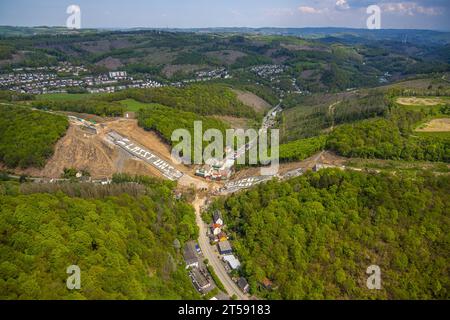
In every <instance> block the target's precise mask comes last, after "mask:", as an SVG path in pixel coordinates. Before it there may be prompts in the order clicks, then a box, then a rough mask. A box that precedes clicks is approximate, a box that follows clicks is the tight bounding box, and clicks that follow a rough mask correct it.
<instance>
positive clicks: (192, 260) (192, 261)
mask: <svg viewBox="0 0 450 320" xmlns="http://www.w3.org/2000/svg"><path fill="white" fill-rule="evenodd" d="M183 257H184V261H185V262H186V269H189V268H198V256H197V253H196V252H195V249H194V243H193V242H192V241H191V242H188V243H187V244H186V246H185V247H184V252H183Z"/></svg>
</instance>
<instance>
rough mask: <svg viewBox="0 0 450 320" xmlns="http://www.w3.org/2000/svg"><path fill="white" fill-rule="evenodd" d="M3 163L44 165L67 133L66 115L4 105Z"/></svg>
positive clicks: (1, 127)
mask: <svg viewBox="0 0 450 320" xmlns="http://www.w3.org/2000/svg"><path fill="white" fill-rule="evenodd" d="M0 111H1V117H0V162H2V163H4V164H6V165H7V166H8V167H11V168H13V167H18V166H19V167H22V168H26V167H30V166H33V167H41V166H44V164H45V162H46V160H47V159H48V158H49V157H50V156H51V155H52V153H53V147H54V145H55V143H56V142H57V141H58V139H60V138H61V137H62V136H64V134H65V133H66V130H67V128H68V126H69V123H68V121H67V119H66V118H64V117H62V116H59V115H54V114H50V113H44V112H40V111H32V110H30V109H26V108H21V107H18V106H17V107H10V106H4V105H3V106H0Z"/></svg>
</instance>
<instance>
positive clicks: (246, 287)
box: [237, 277, 250, 293]
mask: <svg viewBox="0 0 450 320" xmlns="http://www.w3.org/2000/svg"><path fill="white" fill-rule="evenodd" d="M237 285H238V287H239V289H241V290H242V292H244V293H248V291H249V290H250V286H249V284H248V282H247V280H245V278H242V277H241V278H239V280H238V282H237Z"/></svg>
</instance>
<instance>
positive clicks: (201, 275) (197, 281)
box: [189, 268, 211, 292]
mask: <svg viewBox="0 0 450 320" xmlns="http://www.w3.org/2000/svg"><path fill="white" fill-rule="evenodd" d="M189 276H190V277H191V279H192V282H193V283H194V286H195V287H196V288H197V290H198V291H200V292H203V291H204V290H206V289H208V288H209V287H211V282H210V281H209V280H208V278H207V277H206V273H205V272H204V271H202V270H200V269H199V268H193V269H192V270H191V271H190V272H189Z"/></svg>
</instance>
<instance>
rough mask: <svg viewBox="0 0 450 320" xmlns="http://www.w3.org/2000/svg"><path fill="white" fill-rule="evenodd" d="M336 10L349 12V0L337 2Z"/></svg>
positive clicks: (338, 0)
mask: <svg viewBox="0 0 450 320" xmlns="http://www.w3.org/2000/svg"><path fill="white" fill-rule="evenodd" d="M336 8H338V9H343V10H347V9H350V5H349V4H348V2H347V0H337V1H336Z"/></svg>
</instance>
